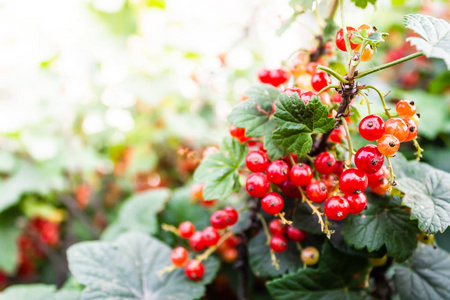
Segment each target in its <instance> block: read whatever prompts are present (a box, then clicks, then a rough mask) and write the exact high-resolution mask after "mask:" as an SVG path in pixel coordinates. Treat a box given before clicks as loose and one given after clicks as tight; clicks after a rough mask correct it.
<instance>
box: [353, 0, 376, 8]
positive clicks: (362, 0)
mask: <svg viewBox="0 0 450 300" xmlns="http://www.w3.org/2000/svg"><path fill="white" fill-rule="evenodd" d="M352 2H354V3H355V5H356V7H360V8H366V7H367V4H369V3H371V4H373V5H375V3H376V2H377V0H352Z"/></svg>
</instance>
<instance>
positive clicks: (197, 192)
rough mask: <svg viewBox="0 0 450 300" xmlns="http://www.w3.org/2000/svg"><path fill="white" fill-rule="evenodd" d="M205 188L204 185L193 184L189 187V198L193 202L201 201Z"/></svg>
mask: <svg viewBox="0 0 450 300" xmlns="http://www.w3.org/2000/svg"><path fill="white" fill-rule="evenodd" d="M204 187H205V184H204V183H194V184H192V185H191V190H190V192H191V198H192V199H194V200H201V199H203V188H204Z"/></svg>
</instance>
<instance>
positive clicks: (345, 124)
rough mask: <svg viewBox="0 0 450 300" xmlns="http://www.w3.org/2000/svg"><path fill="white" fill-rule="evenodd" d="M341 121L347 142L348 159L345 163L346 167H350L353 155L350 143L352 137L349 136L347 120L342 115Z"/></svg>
mask: <svg viewBox="0 0 450 300" xmlns="http://www.w3.org/2000/svg"><path fill="white" fill-rule="evenodd" d="M341 122H342V124H343V125H344V128H345V134H346V135H347V142H348V161H347V162H346V163H345V165H346V166H347V168H350V167H351V166H352V155H353V144H352V138H351V137H350V131H349V130H348V125H347V121H346V120H345V118H344V117H341Z"/></svg>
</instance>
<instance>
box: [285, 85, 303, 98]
mask: <svg viewBox="0 0 450 300" xmlns="http://www.w3.org/2000/svg"><path fill="white" fill-rule="evenodd" d="M302 92H303V91H302V89H300V88H298V87H290V88H286V89H285V90H284V91H283V93H285V94H287V95H288V96H289V97H290V96H292V95H293V94H294V93H297V95H298V97H299V98H300V97H301V95H302Z"/></svg>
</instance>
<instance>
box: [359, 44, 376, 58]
mask: <svg viewBox="0 0 450 300" xmlns="http://www.w3.org/2000/svg"><path fill="white" fill-rule="evenodd" d="M374 52H375V51H374V50H373V48H372V47H371V46H370V45H367V46H366V49H364V51H363V53H362V54H361V58H360V60H361V61H369V60H370V59H371V58H372V57H373V54H374Z"/></svg>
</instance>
